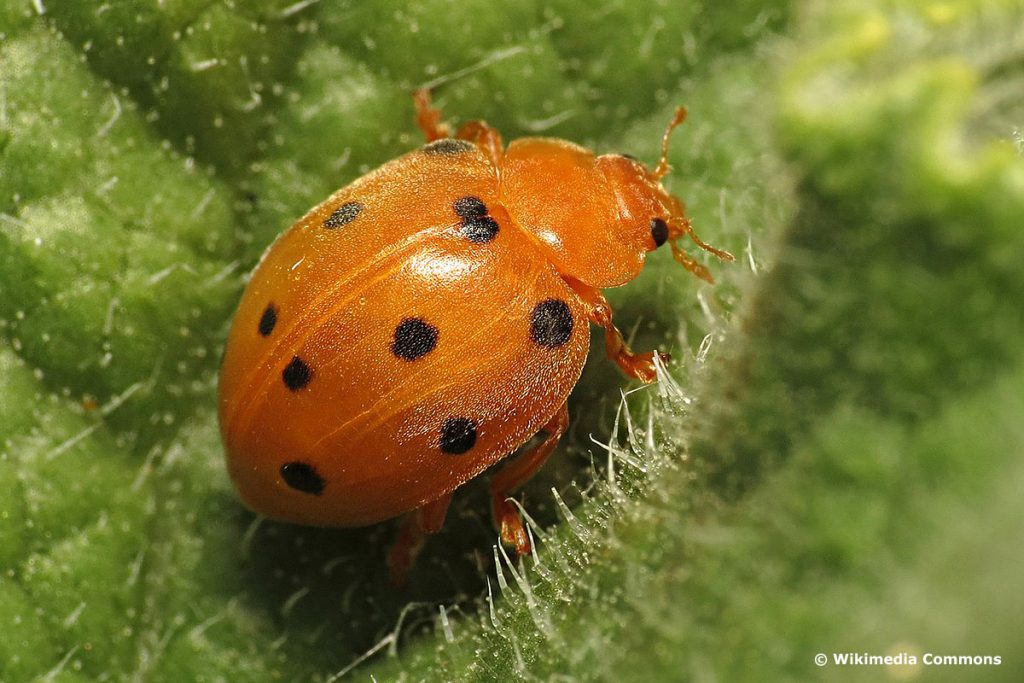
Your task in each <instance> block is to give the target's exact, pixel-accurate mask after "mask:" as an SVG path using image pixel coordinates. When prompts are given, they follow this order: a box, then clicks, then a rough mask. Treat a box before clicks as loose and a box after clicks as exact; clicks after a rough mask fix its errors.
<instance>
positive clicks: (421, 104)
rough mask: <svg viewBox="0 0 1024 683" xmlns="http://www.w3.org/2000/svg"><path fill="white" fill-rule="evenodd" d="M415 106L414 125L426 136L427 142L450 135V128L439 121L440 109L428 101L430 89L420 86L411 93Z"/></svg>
mask: <svg viewBox="0 0 1024 683" xmlns="http://www.w3.org/2000/svg"><path fill="white" fill-rule="evenodd" d="M412 102H413V104H414V105H415V106H416V125H417V126H419V127H420V130H422V131H423V134H424V135H426V136H427V142H433V141H434V140H440V139H441V138H447V137H451V129H449V128H448V126H447V124H445V123H442V121H441V110H440V109H438V108H437V107H435V106H434V105H432V104H431V103H430V89H429V88H420V89H419V90H416V91H414V92H413V94H412Z"/></svg>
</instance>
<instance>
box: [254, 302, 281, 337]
mask: <svg viewBox="0 0 1024 683" xmlns="http://www.w3.org/2000/svg"><path fill="white" fill-rule="evenodd" d="M275 325H277V309H276V308H274V304H267V307H266V308H265V309H264V310H263V315H261V316H260V324H259V326H258V328H257V329H258V330H259V332H260V336H263V337H267V336H270V333H271V332H273V331H274V326H275Z"/></svg>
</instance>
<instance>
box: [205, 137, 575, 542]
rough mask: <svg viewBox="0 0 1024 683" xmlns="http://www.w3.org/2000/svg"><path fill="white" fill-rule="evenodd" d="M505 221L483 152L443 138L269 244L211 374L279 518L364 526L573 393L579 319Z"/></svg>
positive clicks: (246, 465) (431, 492)
mask: <svg viewBox="0 0 1024 683" xmlns="http://www.w3.org/2000/svg"><path fill="white" fill-rule="evenodd" d="M542 248H543V247H542V245H540V244H538V243H537V241H536V240H534V239H533V238H531V236H530V235H528V234H527V233H526V232H524V231H523V230H521V229H520V228H519V227H518V226H516V225H515V224H514V223H513V221H512V220H511V219H510V217H509V215H508V213H507V211H506V206H505V205H504V204H503V201H502V197H501V196H500V192H499V183H498V173H497V169H496V168H495V167H494V165H493V163H492V162H491V160H490V159H488V158H487V156H485V155H484V154H483V153H482V152H481V151H480V150H479V149H478V148H477V147H476V146H474V145H472V144H470V143H468V142H464V141H461V140H452V139H444V140H439V141H437V142H435V143H432V144H430V145H427V146H426V147H424V148H421V149H419V150H417V151H414V152H411V153H409V154H406V155H405V156H402V157H400V158H398V159H396V160H394V161H392V162H390V163H387V164H385V165H384V166H382V167H380V168H379V169H377V170H376V171H373V172H371V173H369V174H368V175H366V176H364V177H362V178H360V179H359V180H357V181H356V182H354V183H353V184H351V185H349V186H348V187H346V188H344V189H342V190H340V191H338V192H337V193H335V194H334V195H333V196H331V197H330V198H329V199H327V200H326V201H325V202H323V203H322V204H320V205H319V206H317V207H316V208H314V209H313V210H312V211H310V212H309V213H308V214H307V215H306V216H305V217H304V218H302V219H301V220H300V221H299V222H298V223H297V224H296V225H295V226H293V227H292V228H291V230H289V231H288V232H287V233H285V234H284V235H283V236H282V237H281V238H280V239H279V240H278V241H277V242H276V243H275V244H274V245H273V247H272V248H271V249H270V250H269V251H268V252H267V254H266V256H265V257H264V259H263V261H262V262H261V263H260V264H259V266H258V267H257V269H256V271H255V272H254V274H253V276H252V280H251V282H250V284H249V286H248V288H247V289H246V292H245V294H244V296H243V298H242V301H241V304H240V306H239V309H238V312H237V314H236V316H235V320H234V324H233V327H232V329H231V333H230V336H229V338H228V342H227V348H226V351H225V356H224V363H223V367H222V370H221V375H220V423H221V430H222V434H223V437H224V441H225V444H226V446H227V453H228V463H229V470H230V473H231V476H232V478H233V479H234V481H235V483H236V485H237V487H238V489H239V491H240V492H241V494H242V496H243V498H244V499H245V501H246V502H247V503H248V505H249V506H251V507H252V508H254V509H255V510H257V511H259V512H261V513H263V514H265V515H267V516H269V517H272V518H276V519H281V520H287V521H293V522H300V523H304V524H311V525H317V526H360V525H365V524H371V523H374V522H378V521H381V520H385V519H389V518H391V517H394V516H397V515H399V514H401V513H403V512H406V511H408V510H412V509H415V508H417V507H420V506H422V505H424V504H425V503H428V502H430V501H433V500H436V499H438V498H440V497H442V496H444V495H446V494H448V493H449V492H451V491H452V490H453V489H455V488H456V487H458V486H459V485H460V484H462V483H464V482H466V481H467V480H469V479H471V478H473V477H474V476H476V475H477V474H479V473H480V472H482V471H483V470H484V469H486V468H488V467H489V466H490V465H492V464H494V463H495V462H497V461H498V460H501V459H502V458H505V457H506V456H508V455H509V454H511V453H512V452H513V451H514V450H515V449H516V448H518V447H519V446H520V445H522V444H523V443H524V442H525V441H527V440H528V439H529V438H530V437H531V436H533V435H534V434H535V433H537V432H538V430H540V429H541V428H543V427H544V425H545V424H546V423H548V421H549V420H551V418H552V416H554V415H555V413H556V411H558V409H559V408H560V407H562V406H563V405H564V404H565V401H566V398H567V397H568V395H569V393H570V391H571V390H572V387H573V385H574V384H575V383H576V381H577V379H578V378H579V375H580V372H581V370H582V368H583V364H584V360H585V358H586V354H587V348H588V343H589V325H588V317H587V310H586V309H585V308H584V304H583V302H582V301H581V300H580V299H579V298H578V297H577V296H575V295H574V294H573V291H572V290H571V289H570V288H569V286H568V285H567V284H566V282H565V281H564V280H563V279H562V277H560V275H559V273H558V271H557V270H556V269H555V266H554V265H553V264H552V262H551V261H550V260H549V259H548V258H546V257H545V254H544V253H542V251H541V250H542Z"/></svg>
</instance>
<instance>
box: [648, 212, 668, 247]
mask: <svg viewBox="0 0 1024 683" xmlns="http://www.w3.org/2000/svg"><path fill="white" fill-rule="evenodd" d="M651 237H652V238H653V239H654V247H655V248H658V247H660V246H661V245H663V244H665V242H666V241H667V240H668V223H666V222H665V221H663V220H662V219H660V218H652V219H651Z"/></svg>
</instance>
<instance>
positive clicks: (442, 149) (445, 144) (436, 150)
mask: <svg viewBox="0 0 1024 683" xmlns="http://www.w3.org/2000/svg"><path fill="white" fill-rule="evenodd" d="M472 149H473V143H472V142H467V141H466V140H456V139H455V138H441V139H440V140H434V141H433V142H431V143H430V144H427V145H423V151H424V152H426V153H427V154H442V155H445V156H448V155H452V154H461V153H462V152H468V151H470V150H472Z"/></svg>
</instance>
